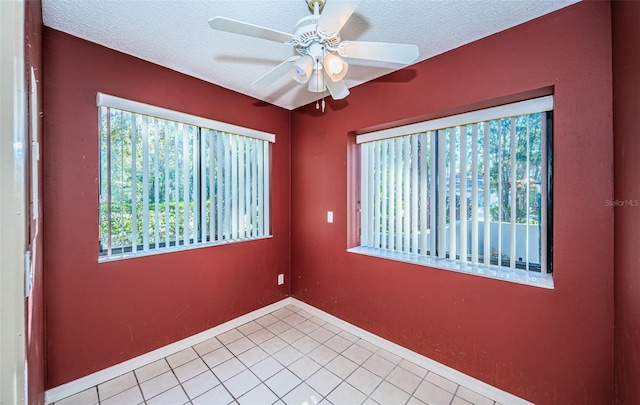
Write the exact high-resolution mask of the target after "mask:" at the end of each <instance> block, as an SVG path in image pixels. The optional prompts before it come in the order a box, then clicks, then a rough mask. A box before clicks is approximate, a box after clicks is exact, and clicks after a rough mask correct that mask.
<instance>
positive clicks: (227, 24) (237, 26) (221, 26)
mask: <svg viewBox="0 0 640 405" xmlns="http://www.w3.org/2000/svg"><path fill="white" fill-rule="evenodd" d="M209 26H210V27H211V28H213V29H214V30H218V31H226V32H232V33H234V34H240V35H247V36H249V37H255V38H262V39H266V40H269V41H275V42H281V43H286V42H289V41H291V34H287V33H286V32H282V31H277V30H272V29H271V28H265V27H260V26H259V25H254V24H249V23H246V22H243V21H238V20H233V19H231V18H226V17H214V18H212V19H210V20H209Z"/></svg>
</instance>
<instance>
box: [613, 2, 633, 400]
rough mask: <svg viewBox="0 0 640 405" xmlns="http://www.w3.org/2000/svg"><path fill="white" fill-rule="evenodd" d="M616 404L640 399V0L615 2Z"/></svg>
mask: <svg viewBox="0 0 640 405" xmlns="http://www.w3.org/2000/svg"><path fill="white" fill-rule="evenodd" d="M611 14H612V15H611V18H612V28H613V112H614V114H613V131H614V143H615V155H614V156H615V179H616V182H615V196H616V200H619V201H620V202H621V203H622V204H627V200H630V204H631V205H622V206H616V208H615V253H616V256H615V297H616V299H615V309H616V318H615V331H616V332H615V360H614V361H615V371H616V375H615V382H616V403H618V404H638V403H640V384H639V382H640V294H639V292H640V249H638V246H639V245H638V241H640V206H638V204H639V203H638V202H639V201H640V153H639V152H638V151H640V136H639V135H638V125H637V120H638V113H639V112H640V53H639V52H638V39H640V2H633V1H613V2H612V3H611Z"/></svg>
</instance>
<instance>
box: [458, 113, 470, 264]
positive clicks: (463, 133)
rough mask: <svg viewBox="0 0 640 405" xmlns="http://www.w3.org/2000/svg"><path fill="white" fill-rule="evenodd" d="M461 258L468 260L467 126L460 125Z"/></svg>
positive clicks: (463, 260) (464, 260)
mask: <svg viewBox="0 0 640 405" xmlns="http://www.w3.org/2000/svg"><path fill="white" fill-rule="evenodd" d="M459 183H460V236H459V238H460V249H459V251H460V260H461V261H462V262H466V261H467V257H468V252H467V219H468V218H467V126H466V125H463V126H460V176H459Z"/></svg>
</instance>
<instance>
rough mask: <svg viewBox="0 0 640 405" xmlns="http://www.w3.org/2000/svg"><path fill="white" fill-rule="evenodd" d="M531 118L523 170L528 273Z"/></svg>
mask: <svg viewBox="0 0 640 405" xmlns="http://www.w3.org/2000/svg"><path fill="white" fill-rule="evenodd" d="M530 119H531V116H527V147H526V153H525V158H526V162H525V170H524V178H525V184H526V185H525V187H526V203H525V207H526V209H525V219H524V223H525V226H524V232H525V266H526V267H525V268H526V270H527V271H529V215H530V211H529V210H530V207H529V193H530V187H531V173H530V172H529V159H530V153H531V150H530V144H529V136H530V135H531V132H530V131H531V127H530V126H529V125H530Z"/></svg>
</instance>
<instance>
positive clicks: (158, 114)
mask: <svg viewBox="0 0 640 405" xmlns="http://www.w3.org/2000/svg"><path fill="white" fill-rule="evenodd" d="M96 105H97V107H98V134H99V138H100V141H99V142H98V167H99V175H98V188H99V193H98V194H99V203H98V215H99V216H100V215H101V214H100V210H101V206H102V205H103V203H102V200H103V199H106V200H109V203H108V204H109V206H111V205H112V204H113V201H111V199H112V196H111V189H112V183H111V175H112V173H111V172H110V170H109V169H107V171H108V173H107V183H108V184H109V187H107V189H108V194H107V197H106V198H105V197H102V194H103V190H102V187H103V178H102V177H103V173H102V172H103V170H104V169H103V168H102V163H103V158H102V152H103V145H102V136H103V135H102V132H103V128H102V112H101V110H102V109H103V108H106V109H116V110H119V111H121V112H125V113H130V114H132V115H134V114H135V115H136V116H142V117H143V119H145V120H146V119H153V120H155V121H156V122H157V121H160V120H164V121H165V123H171V124H175V125H176V131H177V126H178V124H180V125H183V126H184V128H185V129H184V130H183V131H184V132H185V133H188V132H189V130H188V129H186V128H187V126H189V127H193V128H194V133H193V134H190V135H191V136H193V138H194V139H195V140H194V141H188V143H191V142H193V147H194V149H193V153H190V155H191V156H190V158H191V159H190V160H189V166H191V170H192V171H193V173H194V177H193V180H192V182H189V184H192V185H193V187H194V188H193V190H191V191H190V192H189V194H191V193H192V192H193V194H194V195H196V196H197V198H198V200H199V202H202V201H200V200H201V199H202V192H203V190H202V186H203V185H205V183H204V181H205V176H204V175H203V173H205V171H206V165H207V163H209V162H205V161H204V156H203V154H202V151H201V149H204V148H202V145H203V142H204V141H203V139H202V138H203V137H205V136H206V137H208V136H209V135H210V136H211V137H210V138H207V139H213V137H214V134H215V136H223V137H224V136H226V137H235V138H238V139H239V138H241V137H244V138H250V139H253V140H258V141H264V142H263V143H262V144H263V147H264V149H263V151H262V152H263V153H259V152H255V153H252V155H251V157H252V158H256V159H257V160H256V162H251V163H250V164H251V165H253V166H254V167H253V168H254V170H255V173H253V176H254V177H255V176H256V173H259V172H260V171H261V172H262V175H263V176H264V180H263V181H262V183H261V186H262V191H263V194H262V195H261V196H262V197H263V199H264V201H263V207H261V210H262V212H263V213H265V216H264V219H263V220H262V221H263V222H262V224H263V225H264V232H260V233H261V234H260V235H258V236H256V235H255V234H254V235H252V234H248V233H245V237H240V238H237V239H228V238H227V239H224V240H213V238H212V236H211V235H209V240H208V241H203V240H201V237H202V233H203V232H205V231H207V229H205V228H208V229H209V230H210V229H211V226H213V225H211V224H210V225H209V227H207V226H206V225H207V222H206V220H205V222H203V221H202V219H203V218H201V214H202V213H203V212H205V211H206V209H205V208H204V207H199V208H198V207H197V206H194V208H193V214H194V216H193V217H192V218H191V219H192V220H195V221H196V223H195V229H194V230H193V234H192V235H189V236H190V237H189V243H178V242H177V240H176V243H170V245H169V246H166V242H165V239H166V237H165V238H163V239H158V240H157V241H156V242H158V241H159V242H158V243H157V245H156V244H155V243H153V244H152V243H144V242H143V244H136V248H134V247H133V243H132V244H131V245H130V246H123V247H116V248H114V247H112V246H108V247H106V248H105V249H104V250H103V249H102V248H101V241H100V240H98V243H99V245H98V262H99V263H101V262H108V261H113V260H121V259H128V258H134V257H140V256H147V255H154V254H161V253H169V252H175V251H181V250H186V249H195V248H203V247H210V246H216V245H222V244H228V243H240V242H247V241H253V240H259V239H268V238H272V237H273V235H272V228H271V201H270V200H271V147H270V145H271V144H273V143H275V141H276V135H275V134H272V133H268V132H264V131H259V130H256V129H251V128H246V127H241V126H238V125H233V124H229V123H225V122H220V121H216V120H212V119H209V118H204V117H199V116H196V115H192V114H187V113H183V112H179V111H174V110H170V109H166V108H162V107H158V106H154V105H149V104H145V103H141V102H137V101H133V100H128V99H125V98H120V97H116V96H112V95H108V94H104V93H100V92H98V93H97V96H96ZM107 122H108V124H107V132H110V124H109V122H110V120H109V118H108V119H107ZM134 128H136V126H134ZM165 130H166V129H165ZM205 132H206V134H203V133H205ZM183 135H184V134H183ZM165 136H166V135H165ZM184 136H187V135H184ZM109 137H110V135H108V136H107V139H109ZM176 139H178V138H176ZM176 142H177V141H176ZM185 142H186V141H185ZM220 142H221V143H220V144H219V145H217V147H222V146H224V147H226V146H229V144H228V143H225V142H223V141H220ZM245 142H246V141H245ZM132 147H133V146H132ZM209 147H210V148H213V146H212V145H209ZM133 151H135V147H133ZM226 152H227V151H226V149H222V152H221V156H224V157H225V158H226V157H227V153H226ZM106 153H107V159H111V157H110V154H111V148H108V149H107V151H106ZM211 153H213V152H211ZM258 155H259V156H258ZM211 156H213V155H211ZM229 156H234V154H233V153H231V152H229ZM218 157H220V156H218ZM210 159H211V161H212V160H213V157H211V158H210ZM207 160H209V159H207ZM241 160H242V162H243V163H244V165H245V166H246V164H247V163H249V162H247V163H245V160H244V159H241ZM260 162H261V163H262V166H261V167H258V164H259V163H260ZM156 163H157V162H156ZM223 163H226V162H223ZM254 163H255V164H254ZM219 165H220V164H219ZM220 167H222V166H220ZM156 169H157V168H156ZM185 170H186V169H185ZM209 170H211V173H210V174H209V176H213V170H214V168H211V167H209ZM243 170H244V169H243ZM135 173H136V172H135V170H134V172H133V174H134V175H135ZM165 181H168V180H166V179H165ZM175 181H177V180H175ZM250 183H251V184H249V185H248V186H247V185H246V184H245V187H252V186H253V180H252V182H250ZM142 184H144V183H141V184H140V185H139V186H138V187H141V188H143V187H144V186H143V185H142ZM209 185H210V183H209ZM178 187H180V185H178ZM226 188H227V187H225V189H226ZM150 189H151V188H150V187H149V185H148V184H147V190H146V192H147V193H149V192H150ZM254 191H255V190H254ZM239 192H240V194H241V191H239ZM144 193H145V191H144V190H143V195H144ZM213 196H214V194H211V195H210V197H213ZM186 198H187V199H188V197H186ZM225 198H227V197H225ZM133 201H135V198H134V199H133ZM240 204H244V205H245V208H246V207H247V205H250V203H247V202H246V201H245V202H244V203H243V202H240ZM251 208H253V206H251ZM132 209H133V208H132ZM134 211H135V209H134ZM196 211H197V212H196ZM219 212H220V211H218V213H219ZM108 215H109V216H110V214H108ZM139 215H143V216H144V217H146V215H147V214H139ZM176 215H178V214H176ZM212 215H213V214H212ZM176 218H177V217H176ZM165 220H167V219H165ZM99 222H100V220H99ZM182 222H184V218H182V219H181V220H180V222H179V223H178V222H177V223H176V227H178V226H179V225H178V224H181V225H182V226H183V227H184V224H182ZM209 222H211V219H210V220H209ZM229 222H231V220H229ZM109 225H111V220H109ZM143 227H144V225H143ZM100 228H101V225H100V224H99V225H98V231H99V233H100ZM108 229H109V231H108V232H111V226H109V227H108ZM177 229H178V228H176V230H177ZM203 229H204V230H203ZM225 232H226V231H225ZM240 233H241V232H240ZM216 235H217V233H216ZM136 236H137V233H136V232H135V231H133V230H132V235H131V237H132V238H133V237H136ZM191 236H194V238H193V237H191ZM150 238H151V235H150V236H149V239H150ZM98 239H100V238H98ZM151 245H153V247H150V246H151ZM114 250H115V251H116V253H114Z"/></svg>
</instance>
